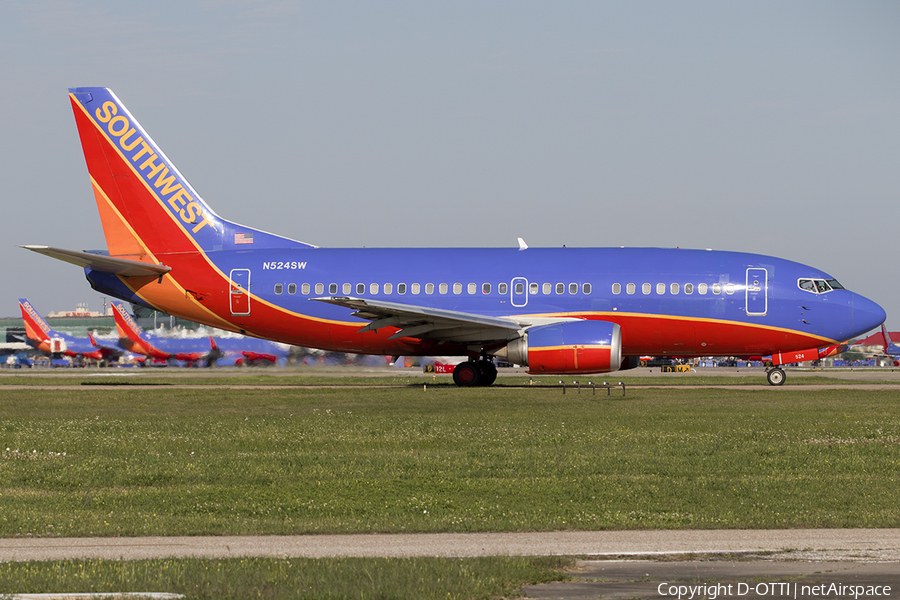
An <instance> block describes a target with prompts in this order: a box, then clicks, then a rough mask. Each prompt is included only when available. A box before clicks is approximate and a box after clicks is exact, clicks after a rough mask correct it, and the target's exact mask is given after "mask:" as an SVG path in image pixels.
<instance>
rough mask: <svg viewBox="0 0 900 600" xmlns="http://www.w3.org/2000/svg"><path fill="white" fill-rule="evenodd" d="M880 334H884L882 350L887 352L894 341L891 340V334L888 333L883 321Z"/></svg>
mask: <svg viewBox="0 0 900 600" xmlns="http://www.w3.org/2000/svg"><path fill="white" fill-rule="evenodd" d="M881 335H883V336H884V352H885V354H887V352H888V349H889V348H890V347H891V346H893V345H894V342H893V341H891V334H889V333H888V330H887V327H885V325H884V323H882V324H881Z"/></svg>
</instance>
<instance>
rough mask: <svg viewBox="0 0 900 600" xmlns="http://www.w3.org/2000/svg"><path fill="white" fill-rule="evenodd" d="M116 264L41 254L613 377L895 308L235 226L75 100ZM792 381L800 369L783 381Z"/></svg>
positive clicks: (216, 301) (429, 345)
mask: <svg viewBox="0 0 900 600" xmlns="http://www.w3.org/2000/svg"><path fill="white" fill-rule="evenodd" d="M69 98H70V101H71V104H72V109H73V111H74V113H75V121H76V124H77V127H78V134H79V136H80V138H81V144H82V148H83V150H84V156H85V160H86V163H87V168H88V173H89V175H90V180H91V187H92V189H93V192H94V198H95V200H96V203H97V209H98V211H99V214H100V220H101V223H102V225H103V231H104V235H105V236H106V244H107V249H108V252H107V254H97V253H93V254H92V253H84V252H77V251H71V250H62V249H58V248H52V247H47V246H27V248H29V249H31V250H34V251H37V252H40V253H43V254H47V255H50V256H53V257H55V258H58V259H60V260H65V261H67V262H70V263H74V264H77V265H79V266H81V267H83V268H84V269H85V273H86V275H87V278H88V280H89V281H90V282H91V285H92V286H93V287H94V289H96V290H98V291H101V292H103V293H105V294H109V295H112V296H114V297H117V298H121V299H123V300H127V301H129V302H133V303H139V304H143V305H146V306H149V307H152V308H155V309H158V310H162V311H165V312H167V313H169V314H173V315H176V316H179V317H183V318H186V319H190V320H193V321H196V322H199V323H205V324H207V325H211V326H213V327H218V328H221V329H226V330H230V331H237V332H241V333H246V334H248V335H252V336H255V337H259V338H264V339H269V340H275V341H278V342H282V343H286V344H293V345H299V346H306V347H313V348H321V349H325V350H332V351H340V352H354V353H361V354H385V355H394V356H399V355H405V356H427V355H441V356H453V355H456V356H462V357H465V358H464V360H463V361H462V362H460V363H459V364H458V365H457V366H456V369H455V370H454V380H455V381H456V382H457V384H460V385H487V384H490V383H492V382H493V381H494V378H495V377H496V374H497V371H496V368H495V367H494V364H493V357H496V356H500V357H505V358H506V359H507V360H509V361H511V362H514V363H517V364H522V365H527V366H528V368H529V371H530V372H533V373H539V374H540V373H548V374H549V373H553V374H557V373H560V374H564V373H571V374H575V373H577V374H582V373H603V372H610V371H616V370H619V369H626V368H630V367H633V366H636V365H637V363H638V359H639V357H640V356H642V355H650V356H669V357H683V358H687V357H697V356H723V355H730V356H750V355H759V356H762V355H777V354H779V353H780V354H782V355H785V356H787V355H794V356H796V355H802V356H806V355H812V354H815V355H816V356H817V355H818V353H819V349H822V348H828V347H829V346H833V345H835V344H838V343H840V342H841V341H843V340H847V339H851V338H853V337H856V336H858V335H859V334H861V333H864V332H866V331H868V330H869V329H872V328H874V327H877V326H878V325H879V324H880V323H882V322H883V321H884V319H885V313H884V310H883V309H882V308H881V307H880V306H878V305H877V304H875V303H874V302H872V301H871V300H868V299H866V298H864V297H862V296H860V295H858V294H855V293H853V292H851V291H849V290H846V289H844V288H843V286H841V285H840V283H838V281H837V280H836V279H835V278H834V277H832V276H830V275H828V274H827V273H824V272H822V271H820V270H818V269H815V268H813V267H809V266H807V265H803V264H800V263H796V262H792V261H787V260H783V259H779V258H775V257H771V256H763V255H758V254H747V253H740V252H713V251H704V250H681V249H661V248H529V247H528V246H527V245H526V244H524V243H522V242H520V243H519V244H518V247H513V248H427V249H403V248H380V249H367V248H344V249H326V248H318V247H316V246H313V245H311V244H307V243H303V242H298V241H295V240H293V239H290V238H286V237H281V236H278V235H274V234H271V233H266V232H264V231H260V230H258V229H254V228H251V227H246V226H243V225H239V224H237V223H233V222H231V221H228V220H226V219H223V218H222V217H220V216H218V215H217V214H216V213H215V212H214V211H213V210H212V208H211V207H210V206H209V205H208V204H207V203H206V202H205V201H204V200H203V199H202V198H201V197H200V195H199V194H198V193H197V191H196V190H195V189H194V188H193V187H192V186H191V185H190V184H189V183H188V182H187V180H186V179H185V178H184V177H183V176H182V175H181V173H180V172H179V171H178V170H177V169H176V168H175V165H173V164H172V163H171V161H170V160H169V159H168V158H167V157H166V155H165V154H164V153H163V152H162V150H161V149H160V148H159V147H158V146H157V145H156V144H155V143H154V142H153V140H152V139H151V138H150V136H149V135H147V132H146V131H145V130H144V129H143V128H142V127H141V126H140V125H139V124H138V122H137V120H136V119H135V118H134V116H133V115H132V114H131V113H129V112H128V110H127V109H126V108H125V106H124V105H123V104H122V103H121V102H120V101H119V99H118V98H117V97H116V96H115V95H114V94H113V93H112V92H111V91H110V90H108V89H106V88H75V89H71V90H69ZM783 381H784V372H783V370H781V369H779V368H777V367H775V368H772V369H771V370H770V371H769V382H770V383H773V384H779V383H782V382H783Z"/></svg>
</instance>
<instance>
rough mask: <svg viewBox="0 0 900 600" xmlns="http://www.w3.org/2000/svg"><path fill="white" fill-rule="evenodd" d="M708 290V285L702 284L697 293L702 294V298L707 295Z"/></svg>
mask: <svg viewBox="0 0 900 600" xmlns="http://www.w3.org/2000/svg"><path fill="white" fill-rule="evenodd" d="M706 289H707V286H706V284H705V283H701V284H700V285H698V286H697V293H698V294H700V295H701V296H704V295H706Z"/></svg>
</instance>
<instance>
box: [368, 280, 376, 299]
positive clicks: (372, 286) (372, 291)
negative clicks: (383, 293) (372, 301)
mask: <svg viewBox="0 0 900 600" xmlns="http://www.w3.org/2000/svg"><path fill="white" fill-rule="evenodd" d="M369 293H370V294H372V295H373V296H374V295H376V294H378V284H377V283H370V284H369Z"/></svg>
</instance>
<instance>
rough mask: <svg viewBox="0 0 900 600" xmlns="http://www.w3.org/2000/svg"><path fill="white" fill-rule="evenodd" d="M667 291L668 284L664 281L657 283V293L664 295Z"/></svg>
mask: <svg viewBox="0 0 900 600" xmlns="http://www.w3.org/2000/svg"><path fill="white" fill-rule="evenodd" d="M665 293H666V284H664V283H657V284H656V294H657V295H658V296H662V295H663V294H665Z"/></svg>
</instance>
